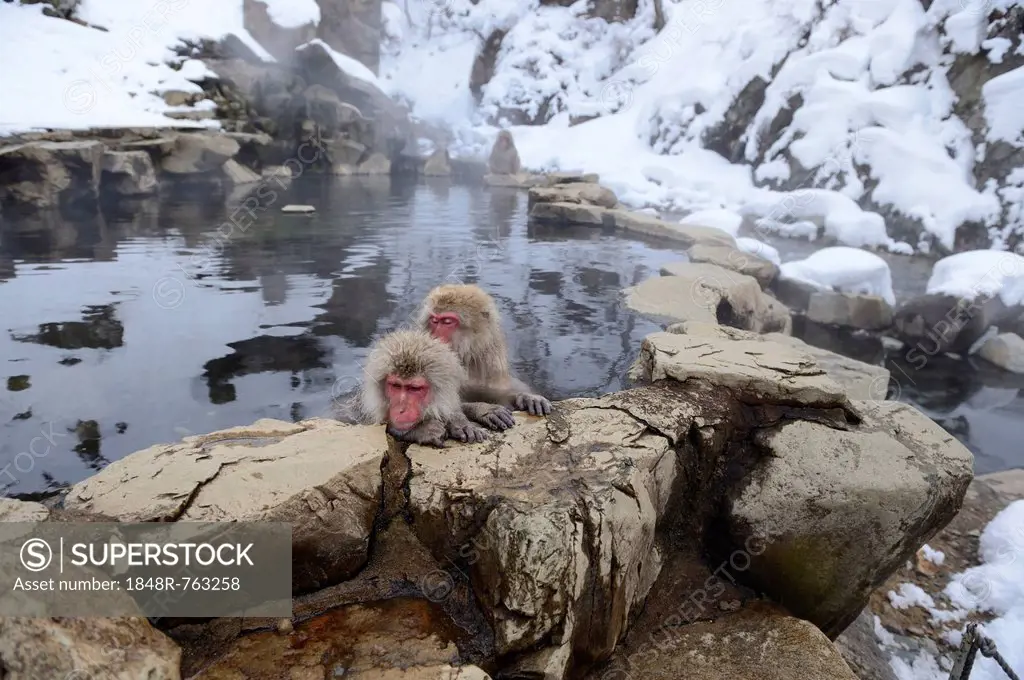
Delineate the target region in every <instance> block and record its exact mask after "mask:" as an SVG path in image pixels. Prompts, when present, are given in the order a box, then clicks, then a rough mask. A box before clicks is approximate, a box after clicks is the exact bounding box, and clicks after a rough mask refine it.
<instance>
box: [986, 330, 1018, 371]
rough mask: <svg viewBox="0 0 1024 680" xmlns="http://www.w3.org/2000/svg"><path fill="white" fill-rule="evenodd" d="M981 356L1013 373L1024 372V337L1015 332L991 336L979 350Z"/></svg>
mask: <svg viewBox="0 0 1024 680" xmlns="http://www.w3.org/2000/svg"><path fill="white" fill-rule="evenodd" d="M979 354H980V355H981V358H983V359H985V360H986V361H990V362H992V363H993V364H995V365H996V366H998V367H999V368H1003V369H1006V370H1007V371H1010V372H1011V373H1024V339H1021V337H1020V336H1019V335H1016V334H1014V333H1000V334H999V335H997V336H995V337H992V338H989V339H988V340H987V341H986V342H985V344H984V345H982V346H981V350H980V351H979Z"/></svg>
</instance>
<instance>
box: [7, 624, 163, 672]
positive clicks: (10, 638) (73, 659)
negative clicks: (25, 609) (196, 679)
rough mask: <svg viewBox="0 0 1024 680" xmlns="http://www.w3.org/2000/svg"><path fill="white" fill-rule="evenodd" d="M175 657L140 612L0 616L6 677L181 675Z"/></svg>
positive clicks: (160, 634) (158, 632) (161, 635)
mask: <svg viewBox="0 0 1024 680" xmlns="http://www.w3.org/2000/svg"><path fill="white" fill-rule="evenodd" d="M180 663H181V650H180V649H179V648H178V646H177V645H176V644H174V642H172V641H171V640H170V639H169V638H168V637H167V636H166V635H164V634H163V633H161V632H160V631H158V630H156V629H154V628H153V627H152V626H151V625H150V624H149V622H148V621H147V620H146V619H144V618H29V617H17V618H15V617H0V668H3V669H4V670H5V674H4V679H5V680H39V679H41V678H62V679H66V680H78V678H89V680H135V679H136V678H146V679H147V680H180V678H181V674H180V672H179V670H178V668H179V665H180Z"/></svg>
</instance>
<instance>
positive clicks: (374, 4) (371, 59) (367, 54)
mask: <svg viewBox="0 0 1024 680" xmlns="http://www.w3.org/2000/svg"><path fill="white" fill-rule="evenodd" d="M317 4H318V5H320V23H319V25H318V26H317V31H316V34H317V37H318V38H320V39H322V40H323V41H324V42H325V43H327V44H328V45H330V46H331V47H333V48H334V49H336V50H340V51H342V52H343V53H344V54H346V55H348V56H350V57H352V58H353V59H356V60H358V61H360V62H362V63H363V64H364V65H365V66H366V67H367V68H368V69H370V71H372V72H373V73H377V70H378V68H379V66H380V45H381V14H382V12H383V10H382V8H381V5H382V2H381V0H363V1H362V2H347V1H346V0H318V1H317Z"/></svg>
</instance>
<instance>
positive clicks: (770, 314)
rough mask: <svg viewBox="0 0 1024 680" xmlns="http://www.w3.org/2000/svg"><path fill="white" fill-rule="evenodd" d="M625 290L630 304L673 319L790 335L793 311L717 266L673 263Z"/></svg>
mask: <svg viewBox="0 0 1024 680" xmlns="http://www.w3.org/2000/svg"><path fill="white" fill-rule="evenodd" d="M661 274H662V276H661V277H660V278H651V279H648V280H647V281H644V282H643V283H641V284H640V285H638V286H635V287H633V288H627V289H626V291H625V294H626V295H627V303H626V304H627V305H629V307H630V308H631V309H634V310H635V311H638V312H641V313H644V314H649V315H651V316H654V317H657V318H665V319H669V320H670V321H675V322H681V321H703V322H707V323H716V322H717V323H720V324H722V325H724V326H732V327H734V328H740V329H743V330H750V331H755V332H757V333H774V332H781V333H787V334H788V333H790V332H791V331H792V328H793V325H792V320H791V318H790V314H789V310H788V309H786V307H785V305H783V304H782V303H781V302H779V301H778V300H776V299H775V298H773V297H771V296H770V295H767V294H766V293H764V292H763V291H762V290H761V286H760V284H759V283H758V282H757V279H755V278H753V277H752V276H748V275H746V274H741V273H739V272H735V271H731V270H728V269H725V268H723V267H719V266H716V265H713V264H706V263H696V262H675V263H670V264H666V265H665V266H663V267H662V268H661Z"/></svg>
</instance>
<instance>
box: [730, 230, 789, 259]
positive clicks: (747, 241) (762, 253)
mask: <svg viewBox="0 0 1024 680" xmlns="http://www.w3.org/2000/svg"><path fill="white" fill-rule="evenodd" d="M736 246H737V247H738V248H739V249H740V250H742V251H743V252H745V253H750V254H751V255H757V256H758V257H760V258H764V259H765V260H768V261H769V262H772V263H774V264H776V265H781V264H782V258H781V257H779V251H778V250H777V249H775V248H773V247H772V246H770V245H768V244H767V243H764V242H762V241H758V240H757V239H755V238H749V237H745V236H741V237H739V238H737V239H736Z"/></svg>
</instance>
